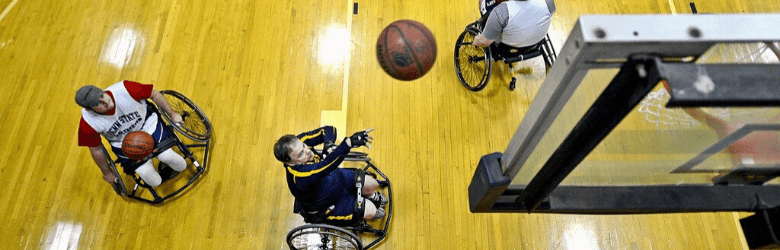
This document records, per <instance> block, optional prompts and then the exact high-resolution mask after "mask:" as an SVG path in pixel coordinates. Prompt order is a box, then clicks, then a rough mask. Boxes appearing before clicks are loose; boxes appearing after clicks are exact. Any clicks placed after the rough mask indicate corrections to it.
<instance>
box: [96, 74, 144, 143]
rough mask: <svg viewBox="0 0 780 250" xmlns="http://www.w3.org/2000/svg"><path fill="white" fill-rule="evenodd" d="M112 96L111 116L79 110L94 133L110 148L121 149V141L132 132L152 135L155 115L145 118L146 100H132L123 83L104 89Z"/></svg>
mask: <svg viewBox="0 0 780 250" xmlns="http://www.w3.org/2000/svg"><path fill="white" fill-rule="evenodd" d="M105 91H106V92H111V94H113V95H114V109H115V112H114V114H113V115H103V114H98V113H95V112H94V111H91V110H87V109H81V116H82V117H83V118H84V121H85V122H87V124H89V126H91V127H92V128H93V129H95V131H97V132H98V133H100V134H101V135H103V137H105V138H106V140H108V141H109V143H111V146H113V147H117V148H121V147H122V140H123V139H124V138H125V136H126V135H127V134H128V133H130V132H133V131H138V130H143V131H146V132H147V133H149V134H152V133H153V132H154V130H155V128H156V127H157V114H155V113H152V114H150V116H149V117H148V118H147V117H146V115H147V108H146V100H141V101H140V102H138V101H136V100H135V99H133V97H132V96H130V93H129V92H128V91H127V89H126V88H125V86H124V82H118V83H115V84H113V85H111V86H109V87H108V88H106V89H105Z"/></svg>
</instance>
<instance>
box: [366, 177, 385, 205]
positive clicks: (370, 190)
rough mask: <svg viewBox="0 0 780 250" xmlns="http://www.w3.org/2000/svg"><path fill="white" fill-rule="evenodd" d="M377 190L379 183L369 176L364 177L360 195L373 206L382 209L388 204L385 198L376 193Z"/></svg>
mask: <svg viewBox="0 0 780 250" xmlns="http://www.w3.org/2000/svg"><path fill="white" fill-rule="evenodd" d="M377 188H379V182H377V180H376V179H375V178H374V177H373V176H370V175H366V177H365V181H364V185H363V190H362V192H361V193H362V194H363V196H364V197H366V198H367V199H368V200H370V201H371V202H372V203H374V204H373V205H375V206H378V207H384V206H385V205H387V203H388V201H389V200H388V199H387V197H385V196H384V195H382V194H381V193H380V192H379V191H377Z"/></svg>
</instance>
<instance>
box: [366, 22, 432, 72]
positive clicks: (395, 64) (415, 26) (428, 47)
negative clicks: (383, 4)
mask: <svg viewBox="0 0 780 250" xmlns="http://www.w3.org/2000/svg"><path fill="white" fill-rule="evenodd" d="M376 57H377V60H379V65H380V66H382V69H383V70H384V71H385V72H387V74H388V75H390V76H392V77H393V78H395V79H398V80H402V81H411V80H415V79H418V78H420V77H422V76H423V75H425V73H428V70H430V69H431V67H433V63H434V62H435V61H436V40H434V38H433V34H431V31H429V30H428V28H426V27H425V25H423V24H422V23H419V22H417V21H412V20H398V21H395V22H393V23H391V24H390V25H388V26H387V27H386V28H385V29H384V30H382V34H380V35H379V39H378V40H377V42H376Z"/></svg>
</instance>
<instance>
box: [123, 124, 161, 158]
mask: <svg viewBox="0 0 780 250" xmlns="http://www.w3.org/2000/svg"><path fill="white" fill-rule="evenodd" d="M152 151H154V138H152V136H151V135H150V134H149V133H146V132H144V131H133V132H130V133H129V134H127V135H126V136H125V139H124V140H122V153H124V154H125V156H127V158H130V159H132V160H140V159H143V158H144V157H146V156H148V155H149V154H151V153H152Z"/></svg>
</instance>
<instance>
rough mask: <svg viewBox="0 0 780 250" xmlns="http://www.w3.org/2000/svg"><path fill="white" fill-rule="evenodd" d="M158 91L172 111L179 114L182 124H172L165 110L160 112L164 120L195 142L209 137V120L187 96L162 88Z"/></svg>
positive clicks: (203, 140)
mask: <svg viewBox="0 0 780 250" xmlns="http://www.w3.org/2000/svg"><path fill="white" fill-rule="evenodd" d="M160 93H161V94H162V95H163V96H164V97H165V99H166V100H167V101H168V104H170V105H171V108H172V109H173V111H176V112H177V113H179V114H181V116H182V119H183V120H184V124H181V125H179V126H177V125H175V124H173V121H172V120H171V117H169V116H168V113H166V112H160V113H161V114H162V117H163V118H164V119H165V121H166V122H168V123H169V124H171V125H172V126H171V127H173V128H174V129H175V130H176V131H178V132H179V133H181V134H183V135H184V136H186V137H187V138H190V139H192V140H194V141H197V142H205V141H207V140H209V138H211V122H210V121H209V119H208V117H206V115H205V114H204V113H203V111H201V110H200V108H198V106H197V105H195V103H193V102H192V101H191V100H190V99H189V98H187V97H186V96H184V95H182V94H180V93H179V92H176V91H173V90H162V91H160Z"/></svg>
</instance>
